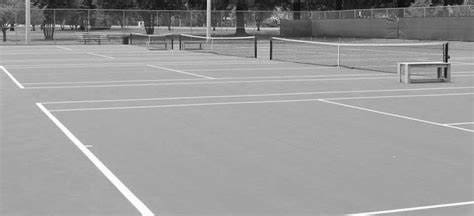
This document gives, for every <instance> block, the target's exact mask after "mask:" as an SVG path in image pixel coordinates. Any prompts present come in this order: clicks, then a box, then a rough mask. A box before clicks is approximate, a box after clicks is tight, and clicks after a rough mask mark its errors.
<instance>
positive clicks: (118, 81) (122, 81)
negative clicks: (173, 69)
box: [23, 78, 203, 85]
mask: <svg viewBox="0 0 474 216" xmlns="http://www.w3.org/2000/svg"><path fill="white" fill-rule="evenodd" d="M198 80H203V79H198V78H192V79H148V80H113V81H77V82H31V83H23V85H57V84H97V83H104V84H105V83H134V82H142V83H144V82H173V81H198Z"/></svg>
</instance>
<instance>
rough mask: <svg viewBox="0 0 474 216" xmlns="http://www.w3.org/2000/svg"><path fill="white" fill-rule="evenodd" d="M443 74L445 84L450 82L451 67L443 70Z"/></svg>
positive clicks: (448, 66)
mask: <svg viewBox="0 0 474 216" xmlns="http://www.w3.org/2000/svg"><path fill="white" fill-rule="evenodd" d="M444 73H445V77H446V82H451V65H450V64H448V65H447V66H446V68H444Z"/></svg>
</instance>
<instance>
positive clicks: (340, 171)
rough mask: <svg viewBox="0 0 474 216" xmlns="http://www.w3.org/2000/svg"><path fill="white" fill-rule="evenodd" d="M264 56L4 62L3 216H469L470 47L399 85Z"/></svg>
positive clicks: (5, 51) (473, 122)
mask: <svg viewBox="0 0 474 216" xmlns="http://www.w3.org/2000/svg"><path fill="white" fill-rule="evenodd" d="M296 49H298V47H296ZM268 50H269V41H268V40H260V41H259V44H258V58H242V57H236V56H228V55H215V54H212V53H206V52H195V51H192V50H177V49H175V50H153V51H150V50H147V49H145V48H144V47H141V46H130V45H97V46H96V45H88V46H72V45H70V46H15V47H13V46H4V47H2V52H0V57H1V58H0V65H2V68H0V70H2V72H1V73H0V77H1V89H0V90H1V99H2V100H1V101H0V102H1V104H2V106H0V107H1V108H2V122H3V123H2V124H1V126H2V133H3V135H2V148H1V152H0V153H1V163H0V164H1V166H2V167H1V170H2V173H1V175H2V178H1V179H2V183H1V184H2V191H3V194H2V196H1V197H0V198H1V199H2V204H3V206H4V207H3V211H4V212H1V213H2V214H4V215H31V213H33V214H34V215H390V216H392V215H430V216H432V215H466V216H467V215H472V214H473V213H474V197H473V196H474V194H473V182H474V179H473V178H474V175H473V170H474V169H473V158H474V151H473V143H474V134H473V132H474V113H473V110H474V109H473V101H474V85H473V84H474V64H473V63H472V62H474V61H473V60H474V59H473V56H472V43H462V42H451V43H450V56H451V59H450V62H451V63H452V82H449V83H423V84H409V85H407V84H402V83H400V82H399V81H398V76H397V74H396V73H384V72H382V73H381V72H378V71H374V70H369V69H362V68H348V67H343V68H341V69H336V67H333V66H332V65H315V64H302V63H294V62H290V61H280V60H272V61H270V60H269V59H268V58H269V52H268ZM275 51H277V52H278V50H276V49H275ZM302 51H304V52H307V50H302ZM404 52H407V53H404ZM410 52H412V51H407V50H403V49H397V50H396V52H395V53H390V50H387V49H385V51H384V50H382V51H378V53H379V55H378V57H374V55H373V54H374V53H373V51H371V52H370V53H369V52H367V53H366V52H364V50H363V49H362V50H360V49H359V50H358V55H359V57H360V58H361V59H364V57H365V59H368V58H371V59H373V58H379V60H380V63H383V64H386V62H388V61H389V60H391V59H393V58H395V57H394V56H397V55H404V56H410V55H411V54H410ZM423 52H426V50H424V51H423ZM250 53H252V52H250ZM439 53H441V55H438V57H440V56H442V51H440V52H439ZM276 56H278V55H276ZM328 58H334V56H333V55H328ZM387 64H388V63H387ZM387 67H394V65H387Z"/></svg>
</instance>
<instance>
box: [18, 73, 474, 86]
mask: <svg viewBox="0 0 474 216" xmlns="http://www.w3.org/2000/svg"><path fill="white" fill-rule="evenodd" d="M379 76H394V75H389V74H335V75H301V76H247V77H244V76H243V77H219V78H214V79H215V80H249V79H250V80H251V79H284V78H318V77H321V78H326V77H379ZM473 76H474V74H473ZM202 80H203V79H197V78H194V79H147V80H116V81H78V82H31V83H23V85H56V84H96V83H99V84H100V83H104V84H105V83H134V82H170V81H202Z"/></svg>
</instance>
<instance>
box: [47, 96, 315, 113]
mask: <svg viewBox="0 0 474 216" xmlns="http://www.w3.org/2000/svg"><path fill="white" fill-rule="evenodd" d="M318 100H319V99H299V100H264V101H239V102H216V103H192V104H166V105H150V106H117V107H96V108H77V109H75V108H73V109H50V110H49V111H50V112H74V111H102V110H127V109H151V108H178V107H197V106H219V105H240V104H267V103H293V102H312V101H318Z"/></svg>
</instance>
